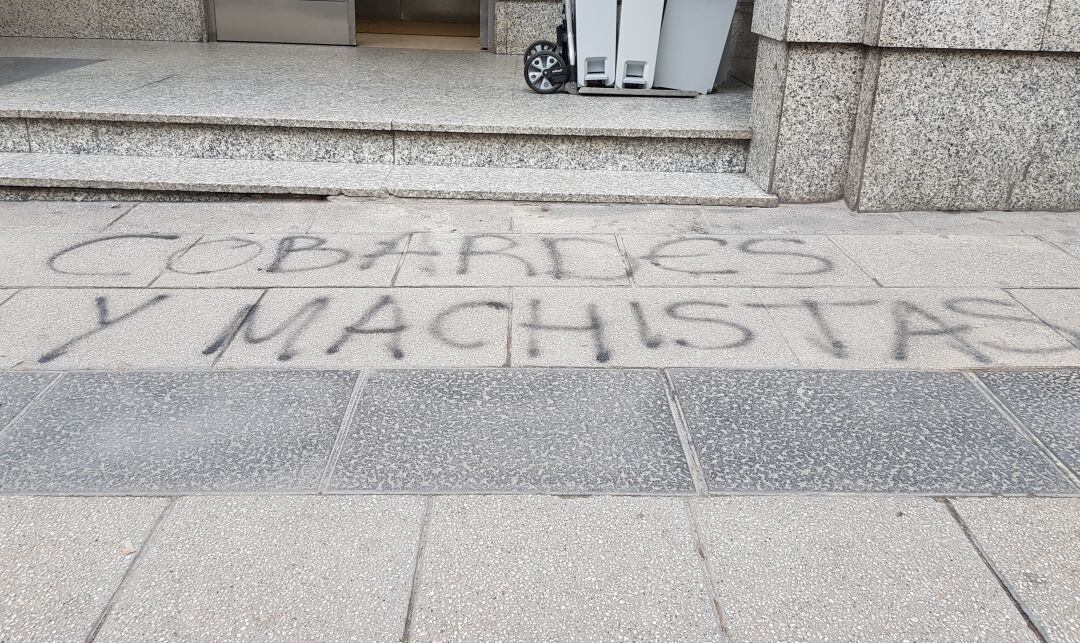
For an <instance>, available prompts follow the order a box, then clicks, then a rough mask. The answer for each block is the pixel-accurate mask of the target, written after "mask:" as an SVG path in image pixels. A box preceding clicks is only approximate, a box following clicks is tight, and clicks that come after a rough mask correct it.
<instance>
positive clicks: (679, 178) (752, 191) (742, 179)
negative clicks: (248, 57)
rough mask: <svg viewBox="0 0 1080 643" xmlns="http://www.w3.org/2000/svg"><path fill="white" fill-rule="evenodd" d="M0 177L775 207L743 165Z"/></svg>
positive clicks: (214, 163)
mask: <svg viewBox="0 0 1080 643" xmlns="http://www.w3.org/2000/svg"><path fill="white" fill-rule="evenodd" d="M0 186H7V187H14V188H65V189H91V190H138V191H162V192H189V193H225V194H229V193H232V194H297V195H323V196H332V195H345V196H385V195H388V194H390V195H395V196H401V197H417V198H420V197H426V198H456V199H488V200H503V201H564V202H594V203H668V204H702V205H741V206H760V207H774V206H776V205H777V200H776V197H775V196H772V195H769V194H767V193H765V192H764V191H762V190H761V189H760V188H758V187H757V186H756V185H755V184H754V183H753V182H752V181H750V180H749V179H748V178H747V177H746V176H745V175H743V174H734V173H701V172H629V171H609V170H604V171H602V170H560V169H532V168H500V167H446V166H422V165H389V164H371V163H328V162H310V161H269V160H251V159H215V158H212V159H205V158H175V157H143V156H100V155H94V154H45V153H18V152H15V153H0Z"/></svg>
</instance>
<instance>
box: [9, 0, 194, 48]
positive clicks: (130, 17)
mask: <svg viewBox="0 0 1080 643" xmlns="http://www.w3.org/2000/svg"><path fill="white" fill-rule="evenodd" d="M0 36H30V37H41V38H116V39H127V40H177V41H194V42H198V41H203V40H206V8H205V5H204V0H2V1H0Z"/></svg>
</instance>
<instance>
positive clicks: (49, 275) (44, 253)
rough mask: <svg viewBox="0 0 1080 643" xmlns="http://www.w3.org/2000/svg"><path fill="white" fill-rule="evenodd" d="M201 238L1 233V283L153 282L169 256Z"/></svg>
mask: <svg viewBox="0 0 1080 643" xmlns="http://www.w3.org/2000/svg"><path fill="white" fill-rule="evenodd" d="M197 240H198V237H197V236H190V235H188V236H185V235H180V234H172V233H166V234H155V233H151V234H146V233H137V234H109V233H95V234H46V233H40V232H30V233H26V232H0V246H3V252H0V286H21V287H32V286H83V287H85V286H91V287H139V286H148V285H150V283H151V282H152V281H153V280H154V279H155V278H156V277H157V276H158V275H159V274H161V272H162V270H164V269H165V264H166V262H167V261H168V259H169V257H170V255H172V254H173V253H175V252H179V251H180V250H183V249H184V248H186V247H187V246H190V245H191V244H193V243H195V242H196V241H197Z"/></svg>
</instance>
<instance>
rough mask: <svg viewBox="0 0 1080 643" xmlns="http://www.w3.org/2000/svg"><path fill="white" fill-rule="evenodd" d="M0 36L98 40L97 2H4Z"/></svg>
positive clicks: (0, 15) (99, 27) (43, 0)
mask: <svg viewBox="0 0 1080 643" xmlns="http://www.w3.org/2000/svg"><path fill="white" fill-rule="evenodd" d="M0 25H2V27H0V36H34V37H38V38H100V37H101V20H100V17H99V15H98V3H97V2H88V1H86V0H80V1H79V2H64V1H62V0H42V1H41V2H5V3H3V5H2V6H0Z"/></svg>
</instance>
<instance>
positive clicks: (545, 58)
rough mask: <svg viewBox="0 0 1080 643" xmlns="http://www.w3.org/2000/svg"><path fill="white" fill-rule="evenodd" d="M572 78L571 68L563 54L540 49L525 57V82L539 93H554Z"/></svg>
mask: <svg viewBox="0 0 1080 643" xmlns="http://www.w3.org/2000/svg"><path fill="white" fill-rule="evenodd" d="M568 80H570V70H569V68H568V67H567V65H566V61H565V60H563V58H562V56H560V55H559V54H557V53H555V52H552V51H540V52H537V53H535V54H533V55H531V56H529V57H528V58H526V59H525V82H526V83H528V85H529V88H530V89H532V90H533V91H534V92H536V93H537V94H554V93H555V92H557V91H559V90H560V89H562V88H563V85H565V84H566V82H567V81H568Z"/></svg>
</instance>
